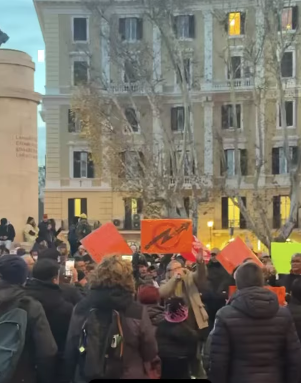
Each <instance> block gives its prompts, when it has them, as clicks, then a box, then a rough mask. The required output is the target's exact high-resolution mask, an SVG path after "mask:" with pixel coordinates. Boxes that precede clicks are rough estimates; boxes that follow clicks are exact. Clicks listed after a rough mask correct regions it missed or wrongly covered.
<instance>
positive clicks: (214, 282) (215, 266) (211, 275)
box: [207, 261, 232, 294]
mask: <svg viewBox="0 0 301 383" xmlns="http://www.w3.org/2000/svg"><path fill="white" fill-rule="evenodd" d="M207 272H208V276H207V280H208V282H209V284H210V287H211V289H212V291H213V292H215V293H218V294H220V293H222V292H223V291H226V292H227V293H228V289H229V286H230V285H231V283H232V277H231V275H229V274H228V272H227V271H226V270H225V269H224V268H223V266H222V265H221V264H220V263H219V262H212V261H210V262H209V263H208V265H207Z"/></svg>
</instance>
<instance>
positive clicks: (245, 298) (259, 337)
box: [209, 262, 301, 383]
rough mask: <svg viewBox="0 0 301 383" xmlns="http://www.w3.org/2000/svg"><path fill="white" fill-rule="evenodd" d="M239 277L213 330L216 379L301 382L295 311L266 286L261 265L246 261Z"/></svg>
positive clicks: (213, 374)
mask: <svg viewBox="0 0 301 383" xmlns="http://www.w3.org/2000/svg"><path fill="white" fill-rule="evenodd" d="M235 278H236V285H237V289H238V291H237V292H236V293H235V294H234V295H233V296H232V297H231V298H230V302H229V304H228V305H227V306H225V307H223V308H222V309H221V310H219V312H218V313H217V315H216V322H215V326H214V329H213V332H212V339H211V346H210V371H209V379H210V381H211V383H286V382H290V383H299V382H300V378H301V364H300V360H301V346H300V342H299V339H298V336H297V333H296V329H295V325H294V323H293V320H292V317H291V315H290V313H289V311H288V310H287V308H285V307H279V303H278V299H277V296H276V295H275V294H274V293H272V292H271V291H269V290H268V289H266V288H264V276H263V272H262V269H261V268H260V267H259V266H258V265H257V264H255V263H253V262H247V263H245V264H243V265H241V266H240V267H239V268H238V269H237V271H236V274H235Z"/></svg>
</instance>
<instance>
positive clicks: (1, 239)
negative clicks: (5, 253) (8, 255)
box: [0, 218, 16, 250]
mask: <svg viewBox="0 0 301 383" xmlns="http://www.w3.org/2000/svg"><path fill="white" fill-rule="evenodd" d="M15 236H16V233H15V229H14V227H13V225H12V224H11V223H10V222H8V220H7V219H6V218H2V219H1V224H0V245H5V247H6V248H7V249H8V250H10V248H11V244H12V242H14V239H15Z"/></svg>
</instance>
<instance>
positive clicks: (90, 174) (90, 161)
mask: <svg viewBox="0 0 301 383" xmlns="http://www.w3.org/2000/svg"><path fill="white" fill-rule="evenodd" d="M88 178H94V162H93V159H92V156H91V154H88Z"/></svg>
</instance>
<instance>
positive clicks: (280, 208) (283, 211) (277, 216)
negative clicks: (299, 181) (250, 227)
mask: <svg viewBox="0 0 301 383" xmlns="http://www.w3.org/2000/svg"><path fill="white" fill-rule="evenodd" d="M290 209H291V200H290V197H289V196H275V197H273V228H274V229H280V227H281V226H282V225H284V224H285V222H286V221H287V219H288V218H289V215H290Z"/></svg>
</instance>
